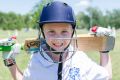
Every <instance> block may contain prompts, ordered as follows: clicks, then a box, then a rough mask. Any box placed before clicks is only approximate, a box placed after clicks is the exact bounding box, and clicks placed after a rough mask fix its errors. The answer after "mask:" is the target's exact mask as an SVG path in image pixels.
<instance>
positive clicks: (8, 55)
mask: <svg viewBox="0 0 120 80" xmlns="http://www.w3.org/2000/svg"><path fill="white" fill-rule="evenodd" d="M20 51H21V45H20V44H14V45H13V46H12V49H11V51H3V53H2V57H3V59H9V58H13V59H15V57H16V55H18V54H19V53H20Z"/></svg>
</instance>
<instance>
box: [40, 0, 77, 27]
mask: <svg viewBox="0 0 120 80" xmlns="http://www.w3.org/2000/svg"><path fill="white" fill-rule="evenodd" d="M45 23H70V24H71V25H72V26H73V28H75V26H76V20H75V16H74V12H73V10H72V8H71V7H70V6H69V5H67V4H66V3H63V2H59V1H54V2H51V3H48V4H47V5H46V6H44V7H43V10H42V13H41V15H40V19H39V25H40V27H42V26H43V25H44V24H45Z"/></svg>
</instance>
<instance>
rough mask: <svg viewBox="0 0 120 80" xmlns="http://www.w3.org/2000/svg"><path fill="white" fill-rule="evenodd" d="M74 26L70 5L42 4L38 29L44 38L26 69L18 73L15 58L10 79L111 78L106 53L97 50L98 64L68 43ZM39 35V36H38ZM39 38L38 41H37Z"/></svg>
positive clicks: (75, 79)
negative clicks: (98, 53)
mask: <svg viewBox="0 0 120 80" xmlns="http://www.w3.org/2000/svg"><path fill="white" fill-rule="evenodd" d="M75 27H76V21H75V16H74V12H73V10H72V8H71V7H70V6H69V5H67V4H66V3H62V2H58V1H54V2H51V3H49V4H47V5H46V6H44V8H43V10H42V13H41V15H40V20H39V28H40V31H41V33H42V36H43V38H44V40H45V43H44V44H40V48H39V50H37V51H34V53H33V54H32V57H31V60H30V62H29V65H28V67H27V69H26V70H25V71H24V73H22V72H21V71H20V70H19V68H18V67H17V65H16V64H15V60H14V59H13V58H11V60H13V62H12V63H11V64H10V65H6V66H8V67H9V70H10V72H11V74H12V76H13V78H14V80H16V79H17V80H108V79H111V77H112V75H111V74H112V73H111V62H110V57H109V54H108V53H100V65H98V64H96V63H95V62H93V61H92V60H91V59H90V58H89V57H88V56H87V55H86V54H85V53H84V52H82V51H78V50H77V49H76V47H75V46H74V47H73V46H72V45H71V44H72V42H74V40H75V39H74V37H73V35H74V32H75ZM39 37H40V38H41V35H39ZM40 41H41V40H40Z"/></svg>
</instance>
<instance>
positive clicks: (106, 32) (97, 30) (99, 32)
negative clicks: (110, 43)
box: [90, 26, 115, 37]
mask: <svg viewBox="0 0 120 80" xmlns="http://www.w3.org/2000/svg"><path fill="white" fill-rule="evenodd" d="M90 34H94V35H96V36H98V37H100V36H113V37H115V34H114V31H113V30H112V29H109V28H104V27H97V26H94V27H92V28H91V29H90Z"/></svg>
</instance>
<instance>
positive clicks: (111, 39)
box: [90, 26, 116, 52]
mask: <svg viewBox="0 0 120 80" xmlns="http://www.w3.org/2000/svg"><path fill="white" fill-rule="evenodd" d="M90 34H93V35H96V36H97V37H101V36H106V37H107V41H106V44H105V49H104V51H105V52H106V51H110V50H112V49H113V48H114V45H115V36H116V34H115V29H110V28H103V27H97V26H94V27H92V28H91V29H90ZM104 51H103V52H104Z"/></svg>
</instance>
